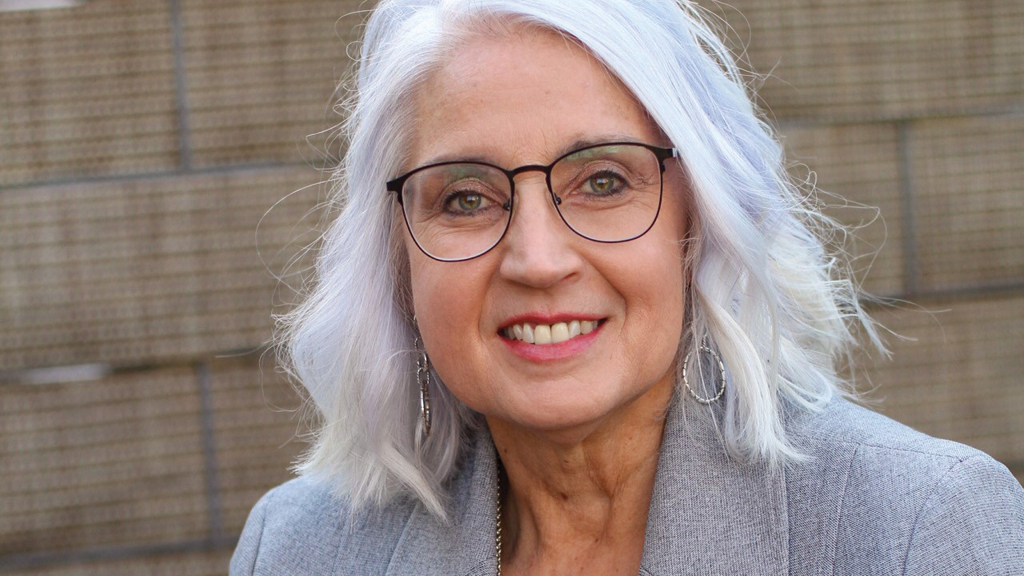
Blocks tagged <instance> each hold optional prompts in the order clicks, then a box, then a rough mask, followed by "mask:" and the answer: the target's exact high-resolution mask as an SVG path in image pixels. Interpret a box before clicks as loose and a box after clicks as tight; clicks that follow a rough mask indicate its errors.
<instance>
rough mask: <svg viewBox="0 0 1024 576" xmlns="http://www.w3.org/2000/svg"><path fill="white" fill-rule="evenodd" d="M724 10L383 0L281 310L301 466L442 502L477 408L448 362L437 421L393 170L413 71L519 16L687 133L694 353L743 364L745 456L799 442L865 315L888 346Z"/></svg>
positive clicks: (335, 480)
mask: <svg viewBox="0 0 1024 576" xmlns="http://www.w3.org/2000/svg"><path fill="white" fill-rule="evenodd" d="M709 22H710V20H709V19H708V18H706V17H705V16H704V14H703V13H702V12H701V10H700V9H699V8H698V7H697V6H696V5H695V4H694V3H692V2H690V1H688V0H573V1H572V2H565V1H563V0H383V1H382V2H381V3H380V5H379V6H378V7H377V8H376V9H375V10H374V12H373V13H372V15H371V16H370V18H369V20H368V21H367V23H366V28H365V33H364V39H363V44H362V46H361V53H360V57H359V62H358V67H357V71H356V73H355V74H354V86H353V87H351V88H350V96H349V97H348V98H347V99H346V100H345V102H344V104H343V106H344V109H345V110H346V112H347V114H348V116H347V119H346V120H345V121H344V123H343V124H342V125H341V126H340V129H341V131H342V136H343V138H344V139H345V140H346V141H347V143H348V150H347V153H346V155H345V157H344V161H343V163H342V164H341V166H340V167H339V168H338V169H337V171H336V172H335V173H334V175H333V177H332V184H333V187H332V196H331V203H332V204H333V205H335V206H337V207H339V208H340V212H339V213H338V215H337V218H336V219H335V220H334V221H333V222H332V223H331V224H330V226H329V228H328V229H327V230H326V232H325V233H324V235H323V238H322V245H321V248H320V252H319V256H318V258H317V261H316V269H315V273H316V278H315V285H314V287H313V288H312V290H311V292H310V293H309V294H308V296H307V297H306V299H305V301H304V302H303V303H302V304H301V305H300V306H298V307H297V308H295V309H294V310H293V311H292V312H290V313H288V314H285V315H283V316H281V317H279V318H278V320H279V332H278V336H279V338H280V343H281V346H280V351H281V355H282V363H283V365H284V366H285V368H286V369H287V370H289V371H290V374H291V376H292V377H293V378H295V379H297V380H298V381H299V382H301V383H302V384H303V385H304V386H305V387H306V388H307V389H308V390H309V392H310V395H311V397H312V399H313V401H314V402H315V404H316V407H317V409H318V411H319V416H320V418H319V422H318V424H317V429H316V435H315V441H314V444H313V445H312V447H311V449H310V450H309V452H308V453H307V454H306V455H305V457H304V458H303V460H302V461H301V462H300V463H299V465H298V470H299V471H300V472H301V473H307V474H315V475H319V476H323V477H326V478H328V479H329V480H330V481H331V482H332V484H333V485H334V486H335V487H336V490H337V492H338V493H339V494H340V495H342V496H344V497H345V498H346V499H347V500H348V501H349V502H350V504H351V505H352V507H353V508H354V509H358V508H360V507H362V506H364V505H367V504H376V505H383V504H385V503H387V502H388V501H390V500H392V499H393V498H395V497H400V496H412V497H415V498H418V499H419V500H420V501H421V502H422V503H423V504H424V505H425V506H426V507H427V509H429V510H430V511H431V512H433V513H434V514H436V515H438V516H439V517H445V501H446V494H445V491H444V484H445V481H446V480H447V479H448V478H449V477H450V476H451V475H452V474H453V472H454V470H455V469H456V468H457V465H458V459H459V455H460V452H461V451H462V450H463V447H464V444H465V437H466V432H467V430H469V429H470V428H472V427H473V426H476V425H479V423H480V420H481V419H480V417H479V415H477V414H474V413H473V412H472V411H471V410H469V409H468V408H466V407H465V406H464V405H463V404H462V403H461V402H460V401H459V400H458V399H457V398H455V397H454V396H453V395H452V394H451V393H450V392H449V391H448V390H447V389H446V388H445V387H444V385H443V382H442V381H441V380H440V379H438V378H436V377H435V378H434V379H433V384H432V388H431V389H430V394H431V398H432V403H433V423H432V428H431V433H430V435H429V437H425V436H424V435H423V433H422V430H421V426H420V425H419V399H418V393H419V392H418V391H419V386H418V384H417V381H416V376H415V357H414V352H413V339H414V337H415V328H414V324H413V319H412V318H411V312H410V308H409V306H408V302H409V297H408V292H409V290H410V288H409V286H408V283H409V281H408V275H407V270H406V269H407V261H406V255H405V253H404V249H403V248H402V243H401V238H400V234H401V233H402V230H401V228H400V227H399V226H398V225H396V222H398V221H400V218H401V216H400V215H397V216H396V207H395V204H394V199H393V198H391V197H390V195H389V194H387V193H386V192H385V188H384V182H385V181H387V180H388V179H390V178H393V177H394V176H395V175H396V174H397V173H398V172H399V171H400V170H401V169H402V168H403V162H404V161H405V160H406V157H405V154H406V145H405V144H406V138H407V137H408V135H409V133H410V131H411V130H414V129H415V118H414V117H413V102H414V100H415V98H414V94H415V91H416V89H417V87H418V86H419V85H421V84H422V83H423V82H424V80H425V79H426V78H427V77H429V75H430V74H431V73H432V72H433V71H434V70H436V69H437V67H438V66H439V64H440V63H441V62H443V61H444V58H445V56H446V54H449V53H450V51H451V50H455V49H457V48H458V46H459V45H460V42H463V41H464V40H465V39H466V38H467V37H468V35H471V34H473V33H477V34H479V33H491V34H493V33H494V32H495V30H497V31H499V32H500V31H501V30H506V31H510V30H511V29H512V27H515V26H535V27H542V28H545V29H550V30H553V31H555V32H557V33H560V34H562V35H563V36H564V37H565V38H567V39H568V40H571V41H573V42H576V43H578V44H579V45H581V46H582V47H584V48H585V49H586V50H588V51H589V52H590V54H592V55H593V56H594V57H595V58H597V59H598V60H599V61H600V62H602V63H603V64H604V65H605V66H606V67H607V69H608V70H609V71H611V73H613V74H614V75H615V76H617V77H618V79H619V80H620V81H621V82H622V83H623V84H624V85H625V86H626V87H627V88H628V89H629V90H631V91H632V93H633V95H634V96H635V98H636V99H637V100H638V101H639V102H640V104H641V105H642V106H643V107H644V108H645V109H646V111H647V112H648V114H649V115H650V117H651V118H652V119H653V121H654V122H655V123H656V124H657V125H658V127H660V129H661V130H662V132H663V133H664V134H665V135H666V136H667V137H668V138H669V139H670V140H671V142H672V143H673V145H674V146H675V147H676V148H678V150H679V162H680V163H681V166H682V168H683V170H684V171H685V173H686V174H687V176H688V178H689V183H690V191H689V192H690V194H692V198H691V202H690V206H691V213H692V218H693V227H692V229H691V230H692V232H693V236H694V238H693V244H692V245H691V246H690V247H689V250H688V254H689V260H688V263H687V266H688V268H689V270H688V271H689V274H690V286H691V287H690V289H689V290H688V294H687V303H686V306H687V309H686V318H687V325H686V326H685V329H684V337H683V339H682V341H681V342H680V353H679V358H683V357H685V356H686V355H687V354H688V353H690V352H693V353H699V351H698V347H699V346H700V344H701V342H702V341H704V340H705V338H707V340H708V341H710V342H712V343H713V345H714V347H715V348H716V349H717V350H718V352H719V353H720V355H721V357H722V359H723V360H724V363H725V365H726V366H727V367H728V374H729V378H728V384H727V386H726V407H727V408H726V416H725V419H724V425H723V432H724V438H725V443H726V446H727V447H728V449H729V451H730V452H731V453H732V454H733V456H734V457H735V458H737V459H741V460H742V459H747V460H752V459H763V460H767V461H768V462H770V463H772V464H773V465H775V466H779V465H782V464H784V463H786V462H788V461H793V460H795V459H799V458H800V454H799V453H798V452H797V451H796V450H795V449H794V448H793V447H792V445H791V444H790V443H789V442H788V441H787V438H786V434H785V431H784V429H783V424H782V412H783V407H784V406H785V405H796V406H798V407H802V408H804V409H808V410H816V409H819V408H820V407H822V406H823V405H824V404H826V403H827V402H828V401H829V400H830V399H831V398H832V396H833V395H834V394H836V393H837V392H839V393H842V391H843V390H844V389H845V386H844V384H843V382H842V379H841V378H840V376H839V375H838V373H837V369H836V364H837V363H838V360H839V359H840V358H841V357H847V356H848V354H849V351H850V350H851V348H852V347H853V345H854V344H855V339H854V336H853V331H854V329H855V325H859V326H861V327H862V328H863V329H865V330H866V333H867V334H868V335H869V336H870V338H871V339H872V340H873V341H874V343H875V344H876V345H878V346H881V345H880V343H879V342H878V338H877V336H876V334H875V331H874V329H873V326H872V324H871V322H870V320H869V319H868V318H867V316H866V315H865V313H864V312H863V311H862V309H861V306H860V304H859V296H858V290H857V287H856V286H855V284H854V283H853V282H852V281H851V280H850V279H849V275H848V274H847V273H846V272H847V266H846V265H845V264H843V262H844V260H843V259H841V258H836V257H834V256H832V255H830V254H829V253H828V251H827V250H826V249H825V247H824V245H823V242H822V239H821V238H824V237H827V236H828V235H830V234H834V233H835V232H836V231H841V230H842V229H841V228H839V227H838V225H837V224H835V223H833V222H832V221H831V220H829V219H827V218H825V217H823V216H821V214H820V213H819V212H818V210H817V208H816V207H815V205H814V203H813V202H812V201H811V200H810V199H809V198H810V195H809V194H808V193H805V192H804V191H802V190H801V189H800V187H799V186H798V185H797V184H795V183H794V182H793V181H792V180H791V179H790V178H789V177H788V175H787V173H786V171H785V165H784V161H783V154H782V149H781V146H780V144H779V142H778V140H777V139H776V138H775V136H774V135H773V131H772V129H771V127H770V126H769V125H768V124H767V123H766V122H764V121H762V120H761V119H760V118H759V116H758V113H757V111H756V109H755V107H754V105H753V104H752V94H749V93H748V92H747V90H746V88H745V85H744V79H743V76H742V74H741V72H740V70H739V68H738V67H737V64H736V62H735V61H734V60H733V58H732V56H731V55H730V53H729V50H728V49H727V47H726V46H725V44H724V43H723V42H722V40H720V39H719V37H718V36H716V34H715V31H714V28H713V26H711V25H710V23H709ZM435 376H436V375H435Z"/></svg>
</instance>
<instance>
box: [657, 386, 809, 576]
mask: <svg viewBox="0 0 1024 576" xmlns="http://www.w3.org/2000/svg"><path fill="white" fill-rule="evenodd" d="M681 396H683V399H685V396H684V395H681ZM684 408H685V409H684ZM722 412H723V410H722V408H721V406H720V405H716V406H714V407H711V408H709V407H705V406H699V405H697V404H696V403H692V402H683V401H681V400H680V399H677V400H676V401H675V402H674V403H673V406H672V408H671V409H670V410H669V415H668V421H667V422H666V424H665V432H664V436H663V439H662V449H661V456H660V458H659V461H658V471H657V473H656V476H655V485H654V493H653V495H652V498H651V507H650V511H649V513H648V518H647V534H646V539H645V542H644V553H643V560H642V562H641V574H645V572H646V574H649V575H651V576H660V575H669V574H672V575H679V574H687V575H689V574H693V575H696V574H744V575H767V574H788V573H789V554H788V552H789V530H788V514H787V508H786V482H785V473H784V472H783V471H779V472H774V473H773V472H772V471H770V470H769V468H768V467H767V466H766V465H764V464H751V465H746V464H741V463H738V462H736V461H734V460H733V459H732V458H730V457H729V455H728V454H727V453H726V449H725V443H724V441H723V439H722V434H721V429H720V427H719V424H718V423H719V422H722V421H723V419H722V416H723V415H722Z"/></svg>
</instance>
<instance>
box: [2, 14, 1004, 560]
mask: <svg viewBox="0 0 1024 576" xmlns="http://www.w3.org/2000/svg"><path fill="white" fill-rule="evenodd" d="M704 4H705V6H708V7H709V8H710V9H711V10H712V11H713V12H714V13H715V14H717V15H718V16H719V17H720V18H722V21H723V22H726V23H728V24H729V25H730V26H731V27H732V29H733V32H732V33H731V36H732V38H731V39H732V41H733V43H734V45H735V46H736V47H737V49H738V50H746V55H747V58H748V59H749V61H750V63H751V65H752V66H753V68H754V69H755V70H756V71H758V72H760V73H770V76H769V77H768V78H767V79H763V80H762V81H759V82H758V83H757V87H758V88H759V94H760V97H761V99H762V100H763V104H764V105H765V106H766V107H767V108H768V109H770V117H771V118H772V120H773V122H774V123H775V124H776V125H777V126H778V127H779V129H780V131H781V133H782V134H783V136H784V139H785V144H786V146H787V148H788V150H789V154H790V160H791V161H793V162H794V166H793V171H794V174H795V175H796V176H797V177H798V178H800V179H812V180H814V181H816V182H817V184H818V185H819V186H820V187H821V188H822V189H824V190H826V191H829V192H834V193H836V194H839V195H841V196H842V197H844V198H846V199H847V200H849V204H848V205H845V206H844V205H842V203H841V202H840V201H838V200H837V199H835V198H829V197H827V196H826V197H823V199H824V200H825V201H826V202H829V203H832V204H836V205H837V206H836V207H834V208H832V209H831V210H830V213H831V214H832V215H833V216H835V217H837V218H839V219H840V220H842V221H844V222H846V223H849V224H854V225H862V226H863V227H862V228H861V229H860V230H859V233H858V235H859V239H858V240H857V242H856V243H855V244H852V245H851V246H850V249H851V250H852V251H853V252H854V253H855V254H857V255H859V256H860V257H859V258H858V259H857V260H856V261H855V266H856V268H857V269H858V273H859V274H860V275H861V277H862V278H864V285H865V287H866V288H867V289H868V290H869V291H871V292H873V293H875V294H877V295H879V296H882V297H884V298H887V299H891V301H892V302H897V304H896V305H895V306H887V307H880V306H876V307H874V308H873V309H872V312H873V313H874V314H875V315H876V316H877V317H878V319H879V320H881V321H882V322H883V323H884V324H886V325H887V326H888V327H889V328H891V329H892V330H893V331H894V332H896V333H898V334H900V335H901V336H902V337H895V336H893V337H890V338H889V344H890V346H891V348H892V349H893V352H894V357H893V359H892V360H891V361H886V360H885V359H883V358H878V357H865V358H863V359H862V360H861V364H860V366H859V368H858V370H857V376H858V378H859V380H858V381H859V385H860V388H861V390H862V391H863V392H864V393H865V396H866V397H867V398H870V399H873V400H876V401H878V402H879V403H878V404H876V407H877V408H878V409H880V410H881V411H883V412H885V413H886V414H889V415H891V416H893V417H895V418H897V419H899V420H901V421H903V422H905V423H907V424H909V425H911V426H914V427H916V428H919V429H921V430H924V431H926V432H928V433H930V434H934V435H937V436H941V437H945V438H952V439H956V440H959V441H961V442H964V443H967V444H970V445H972V446H976V447H978V448H980V449H982V450H985V451H987V452H989V453H990V454H992V455H993V456H995V457H996V458H997V459H999V460H1001V461H1002V462H1004V463H1005V464H1006V465H1007V466H1008V467H1009V468H1010V469H1011V470H1012V471H1013V472H1014V473H1015V474H1016V475H1017V477H1018V479H1021V478H1024V385H1022V382H1021V374H1022V373H1024V321H1022V320H1024V233H1022V231H1021V229H1022V227H1021V221H1022V218H1024V193H1022V192H1024V184H1022V182H1024V3H1022V2H1020V1H1019V0H870V1H868V0H732V2H731V4H730V5H729V6H725V5H714V4H712V3H711V2H705V3H704ZM49 5H61V6H63V7H51V8H47V7H46V6H49ZM371 7H372V2H359V1H356V0H330V1H327V0H148V1H143V0H88V1H85V2H75V1H73V0H60V1H52V0H50V1H47V0H38V1H34V0H0V573H3V574H23V575H30V574H31V575H44V574H46V575H71V574H97V575H98V574H103V575H121V574H168V575H170V574H173V575H181V576H191V575H196V576H199V575H213V574H224V573H226V571H227V562H228V559H229V557H230V555H231V551H232V547H233V545H234V542H235V541H236V539H237V536H238V534H239V532H240V531H241V528H242V526H243V524H244V521H245V518H246V515H247V514H248V511H249V509H250V508H251V506H252V505H253V504H254V503H255V502H256V500H257V499H258V498H259V497H260V495H262V494H263V493H264V492H265V491H266V490H267V489H268V488H270V487H272V486H274V485H276V484H279V483H280V482H282V481H285V480H287V479H288V478H289V477H290V473H289V471H288V467H289V463H290V462H291V461H292V460H293V459H294V457H295V456H296V455H297V454H298V453H299V452H300V451H301V450H302V449H303V447H304V442H303V440H302V432H303V430H304V429H303V427H302V425H301V423H300V418H299V417H298V413H297V412H296V410H297V409H298V407H299V406H300V405H301V397H300V396H299V395H298V394H297V393H296V392H295V391H294V390H292V388H291V387H290V386H289V385H288V384H287V383H286V382H285V381H284V380H283V379H282V378H281V377H280V376H279V372H278V370H277V369H276V367H275V365H274V362H273V355H272V354H267V353H265V352H266V348H265V345H266V342H267V341H268V339H269V337H270V334H271V329H272V321H271V317H270V314H271V312H272V311H273V310H277V311H282V310H283V309H285V308H286V307H287V304H288V303H289V302H293V301H294V298H295V297H294V294H293V292H292V291H291V289H290V288H289V287H288V285H289V284H291V285H293V286H294V285H296V284H297V283H299V282H300V281H301V278H300V276H301V275H300V274H298V272H300V271H301V270H302V269H303V268H304V267H306V266H308V263H309V256H308V255H306V256H302V252H301V249H302V247H303V246H305V245H307V244H309V243H310V242H313V241H314V240H315V237H316V230H317V225H318V221H319V219H320V216H321V215H320V214H319V213H318V212H317V211H316V206H317V204H318V203H319V202H321V201H322V200H323V197H324V194H325V189H324V187H323V186H322V185H320V182H321V181H322V180H323V179H324V178H325V173H324V171H323V170H324V169H325V168H327V169H329V168H330V166H331V165H332V163H333V161H334V160H333V159H334V158H336V157H337V155H338V154H339V152H340V149H339V143H338V142H337V141H336V140H332V139H331V138H329V137H328V136H327V135H325V134H323V131H324V130H325V129H328V128H329V127H331V126H332V125H334V124H336V123H337V122H338V121H339V117H337V116H336V115H335V114H334V112H333V111H332V103H333V102H334V101H335V96H334V90H335V86H336V83H337V81H338V79H339V78H341V77H342V75H343V74H344V72H345V71H346V69H347V67H348V63H349V60H348V57H347V55H346V51H347V50H349V49H350V43H352V42H353V41H354V40H355V39H356V38H357V35H358V29H359V25H360V23H361V22H362V20H363V18H364V14H362V13H355V14H353V13H354V12H357V11H359V10H365V9H368V8H371ZM346 15H348V16H346ZM343 16H344V17H343ZM637 65H642V66H656V65H657V63H656V62H652V63H637ZM310 135H312V136H310ZM859 204H864V205H868V206H874V207H877V208H878V209H879V211H880V215H881V219H879V218H876V215H877V212H876V211H875V210H872V209H869V208H864V207H858V205H859ZM883 219H884V220H883ZM290 262H291V263H292V264H291V265H289V263H290ZM869 267H870V273H868V268H869ZM279 276H284V280H285V282H284V283H282V281H281V280H279V279H278V277H279Z"/></svg>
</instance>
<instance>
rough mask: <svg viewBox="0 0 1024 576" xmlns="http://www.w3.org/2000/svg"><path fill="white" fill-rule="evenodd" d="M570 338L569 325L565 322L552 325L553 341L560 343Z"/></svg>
mask: <svg viewBox="0 0 1024 576" xmlns="http://www.w3.org/2000/svg"><path fill="white" fill-rule="evenodd" d="M568 339H569V325H568V324H566V323H565V322H559V323H558V324H552V325H551V343H552V344H558V343H559V342H565V341H566V340H568Z"/></svg>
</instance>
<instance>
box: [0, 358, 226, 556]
mask: <svg viewBox="0 0 1024 576" xmlns="http://www.w3.org/2000/svg"><path fill="white" fill-rule="evenodd" d="M197 391H198V387H197V385H196V380H195V374H194V372H193V371H192V370H191V369H187V368H185V369H165V370H155V371H149V372H139V373H136V374H132V375H115V376H111V377H108V378H106V379H103V380H100V381H95V382H79V383H70V384H54V385H13V384H7V385H5V386H4V387H3V390H2V394H0V477H2V478H3V479H4V480H3V482H0V518H2V521H0V556H2V555H5V554H14V553H28V552H52V551H56V550H73V549H83V548H90V547H97V546H114V545H132V544H148V543H155V542H166V541H180V540H187V539H198V538H202V537H205V536H206V535H207V534H208V531H207V522H208V518H207V515H206V495H205V490H204V484H203V482H204V481H203V478H204V476H203V452H202V446H203V441H202V428H201V423H200V415H199V398H198V392H197Z"/></svg>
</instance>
